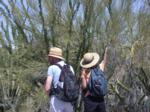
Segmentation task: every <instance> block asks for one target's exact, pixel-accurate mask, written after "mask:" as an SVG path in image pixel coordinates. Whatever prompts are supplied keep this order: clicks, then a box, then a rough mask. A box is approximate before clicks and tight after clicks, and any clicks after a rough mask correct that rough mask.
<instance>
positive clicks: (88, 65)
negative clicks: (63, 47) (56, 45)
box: [80, 53, 100, 68]
mask: <svg viewBox="0 0 150 112" xmlns="http://www.w3.org/2000/svg"><path fill="white" fill-rule="evenodd" d="M91 55H93V57H94V59H93V61H92V62H90V63H89V64H83V61H84V59H83V58H82V59H81V61H80V66H81V67H83V68H91V67H93V66H95V65H96V64H97V63H98V62H99V59H100V57H99V55H98V54H97V53H91Z"/></svg>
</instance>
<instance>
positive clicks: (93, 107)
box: [80, 47, 108, 112]
mask: <svg viewBox="0 0 150 112" xmlns="http://www.w3.org/2000/svg"><path fill="white" fill-rule="evenodd" d="M107 53H108V47H106V50H105V54H104V59H103V61H102V62H101V63H100V64H99V60H100V57H99V54H98V53H95V52H88V53H86V54H84V56H83V58H82V60H81V61H80V66H81V67H82V72H81V79H82V88H83V93H84V112H106V109H105V102H104V97H101V98H98V97H93V96H92V95H91V94H90V91H89V88H88V84H89V79H90V75H91V69H93V68H96V67H99V68H100V69H101V71H104V70H105V67H106V64H107V57H108V56H107Z"/></svg>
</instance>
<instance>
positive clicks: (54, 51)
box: [48, 47, 64, 60]
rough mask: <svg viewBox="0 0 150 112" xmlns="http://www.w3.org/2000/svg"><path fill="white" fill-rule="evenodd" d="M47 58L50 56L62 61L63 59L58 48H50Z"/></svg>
mask: <svg viewBox="0 0 150 112" xmlns="http://www.w3.org/2000/svg"><path fill="white" fill-rule="evenodd" d="M48 56H52V57H55V58H59V59H62V60H64V58H63V56H62V50H61V49H60V48H58V47H52V48H50V50H49V54H48Z"/></svg>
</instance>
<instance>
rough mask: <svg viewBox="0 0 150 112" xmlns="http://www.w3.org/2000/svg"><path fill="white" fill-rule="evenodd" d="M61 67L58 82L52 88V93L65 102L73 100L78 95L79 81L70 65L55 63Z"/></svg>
mask: <svg viewBox="0 0 150 112" xmlns="http://www.w3.org/2000/svg"><path fill="white" fill-rule="evenodd" d="M55 65H56V66H58V67H59V68H60V69H61V73H60V77H59V83H58V85H57V88H54V94H55V96H56V97H58V98H59V99H61V100H63V101H66V102H74V101H76V100H77V99H78V96H79V83H78V81H77V78H76V76H75V75H74V74H73V73H72V71H71V69H70V65H64V66H63V67H62V66H61V65H59V64H55Z"/></svg>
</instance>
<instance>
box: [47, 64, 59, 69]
mask: <svg viewBox="0 0 150 112" xmlns="http://www.w3.org/2000/svg"><path fill="white" fill-rule="evenodd" d="M58 68H59V67H58V66H57V65H55V64H53V65H51V66H49V67H48V69H52V70H54V69H55V70H56V69H58Z"/></svg>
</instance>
